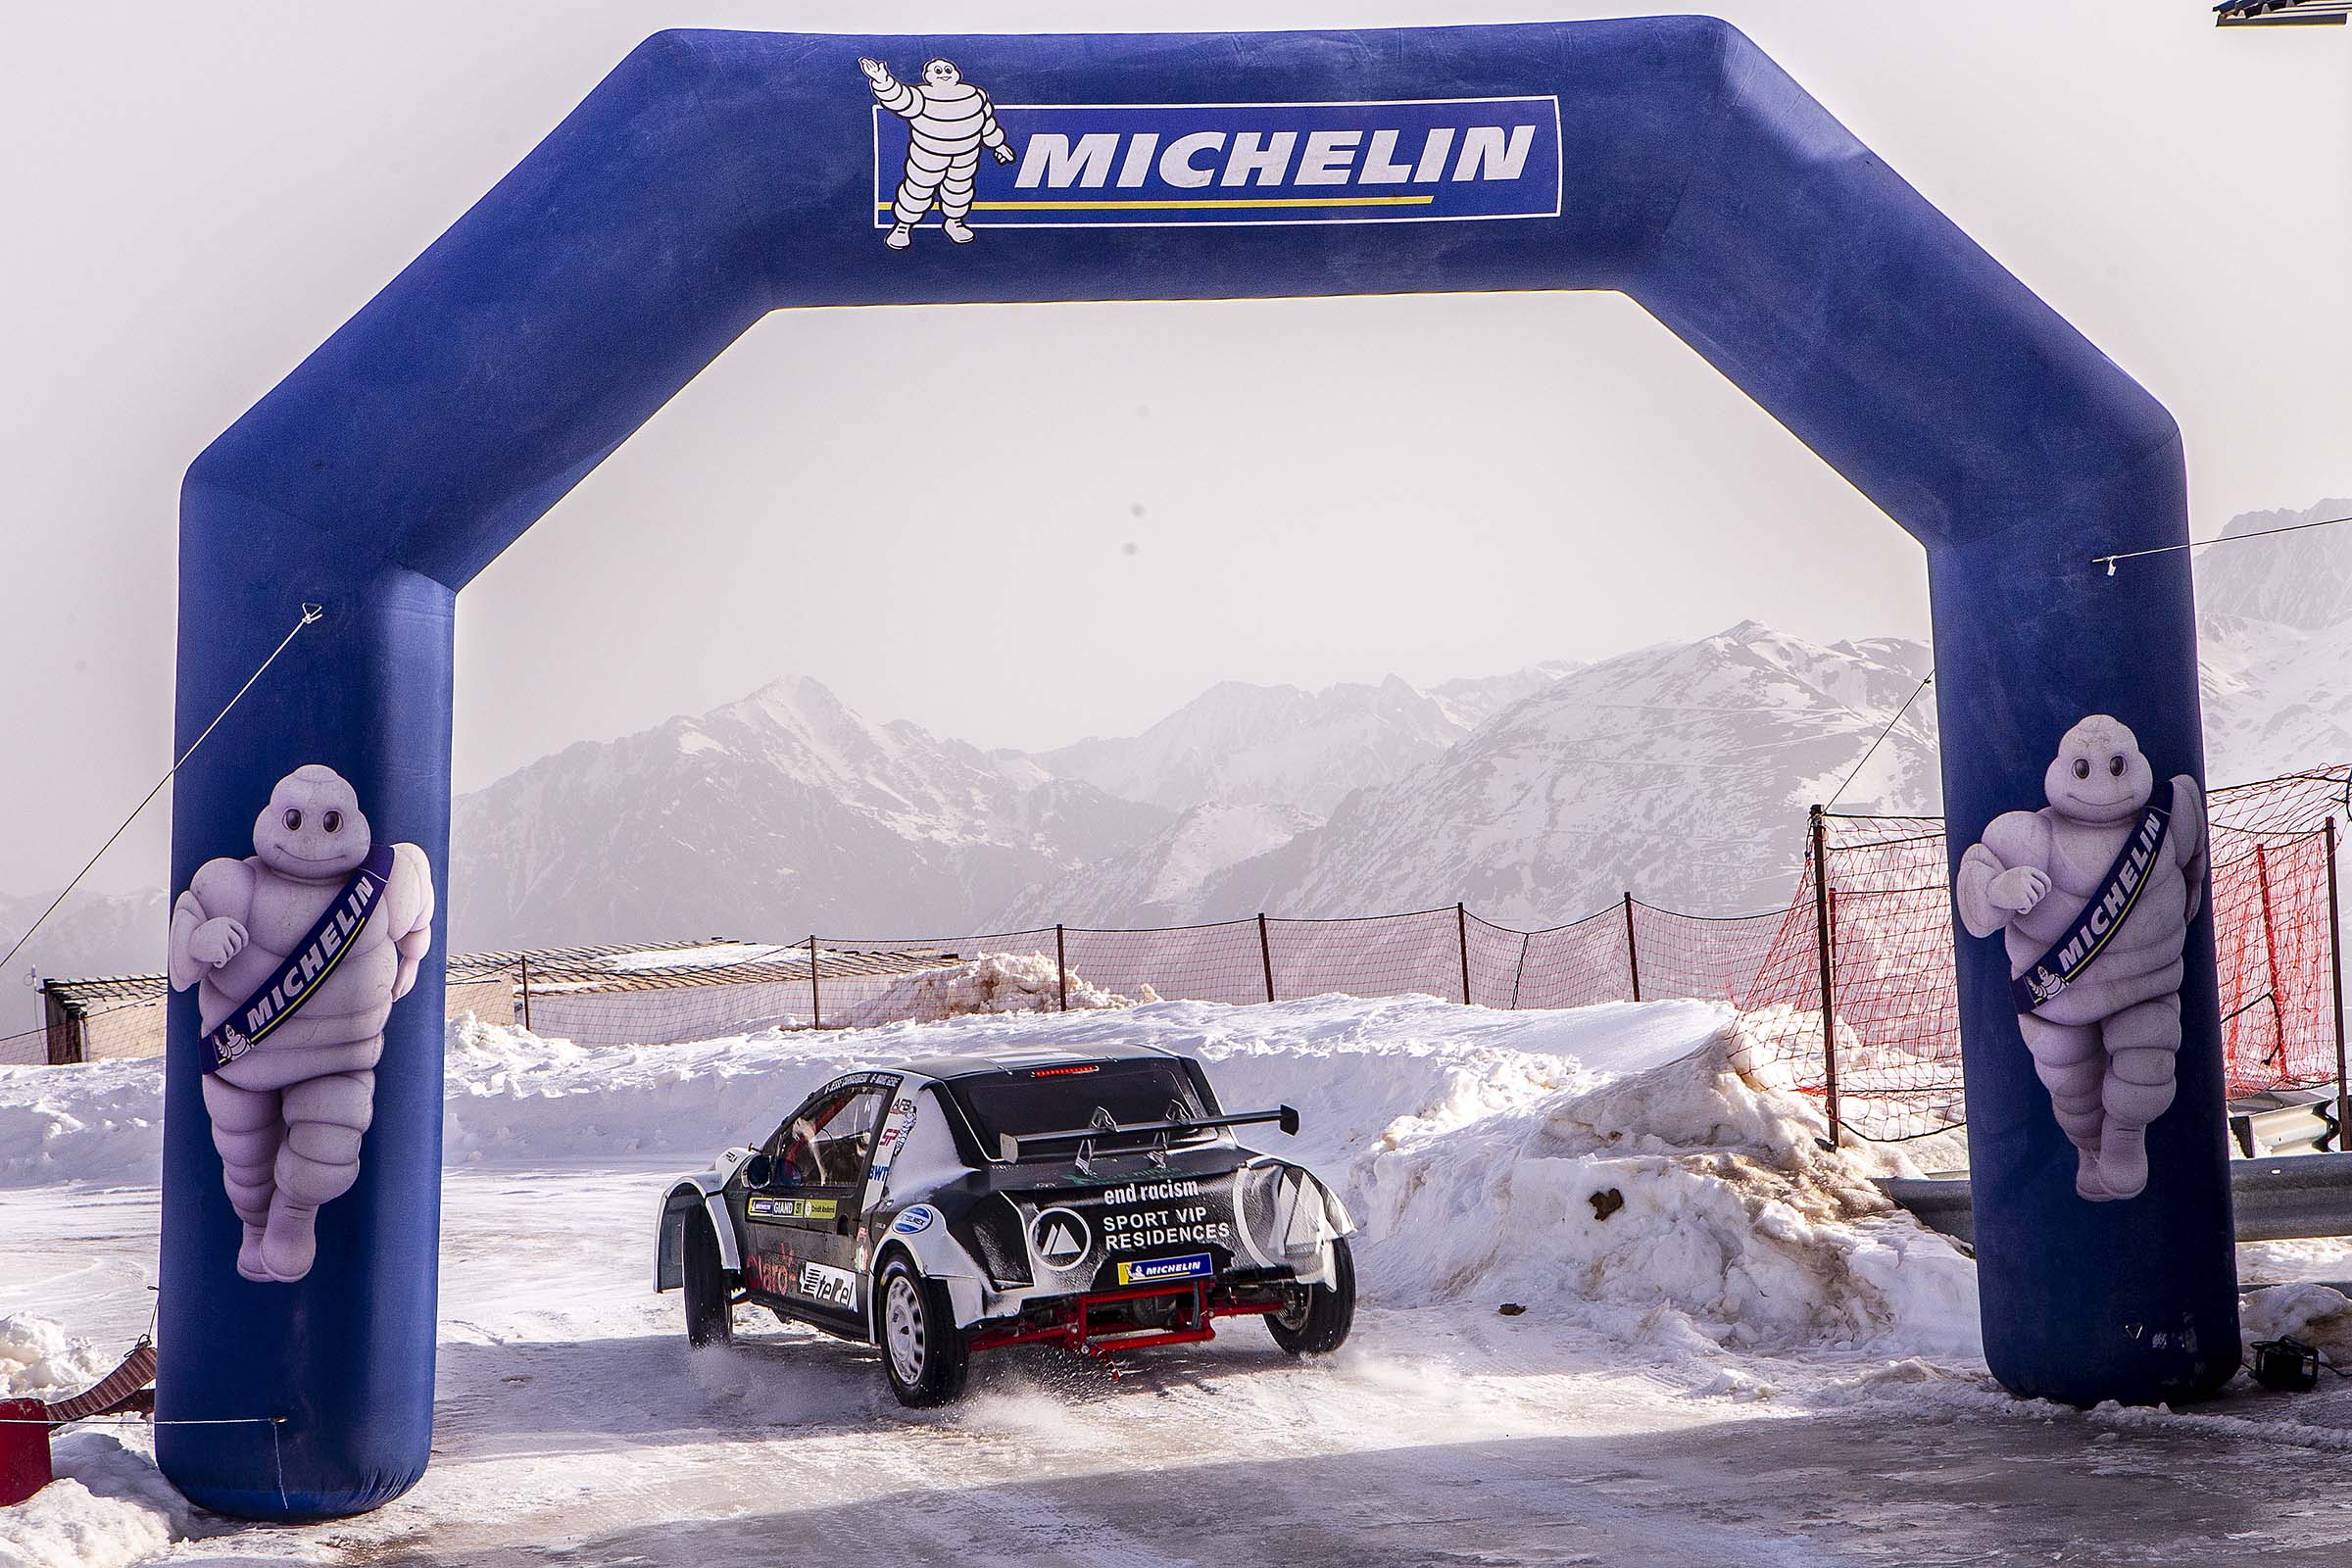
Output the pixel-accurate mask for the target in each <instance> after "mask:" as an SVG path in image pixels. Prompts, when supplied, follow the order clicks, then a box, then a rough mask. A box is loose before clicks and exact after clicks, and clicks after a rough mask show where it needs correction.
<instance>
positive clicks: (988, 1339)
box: [967, 1280, 1282, 1359]
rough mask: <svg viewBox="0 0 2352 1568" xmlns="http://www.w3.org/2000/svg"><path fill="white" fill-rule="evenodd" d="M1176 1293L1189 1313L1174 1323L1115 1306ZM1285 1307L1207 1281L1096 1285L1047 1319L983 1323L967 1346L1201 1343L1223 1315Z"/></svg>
mask: <svg viewBox="0 0 2352 1568" xmlns="http://www.w3.org/2000/svg"><path fill="white" fill-rule="evenodd" d="M1171 1297H1172V1298H1176V1299H1181V1300H1183V1301H1185V1303H1186V1306H1187V1315H1186V1317H1185V1319H1184V1320H1183V1321H1182V1322H1181V1323H1180V1324H1178V1325H1177V1326H1175V1327H1171V1328H1154V1327H1148V1326H1146V1325H1144V1324H1140V1323H1137V1322H1136V1321H1135V1320H1134V1319H1133V1318H1132V1317H1130V1316H1129V1315H1128V1314H1126V1313H1124V1312H1120V1311H1117V1310H1116V1308H1117V1307H1119V1306H1120V1305H1122V1304H1124V1303H1126V1302H1129V1301H1143V1300H1151V1299H1164V1298H1171ZM1281 1310H1282V1307H1281V1305H1280V1303H1278V1302H1274V1301H1237V1300H1235V1299H1233V1298H1232V1296H1231V1295H1230V1294H1226V1293H1223V1292H1220V1293H1217V1294H1216V1295H1211V1294H1210V1292H1209V1288H1208V1285H1207V1282H1205V1281H1202V1280H1195V1281H1194V1282H1193V1283H1192V1284H1191V1285H1189V1286H1182V1287H1178V1288H1174V1289H1171V1288H1169V1287H1167V1286H1164V1285H1161V1286H1152V1285H1147V1286H1141V1287H1138V1288H1136V1289H1134V1290H1127V1291H1093V1292H1089V1293H1088V1294H1086V1295H1084V1296H1074V1297H1071V1298H1070V1299H1068V1300H1066V1301H1057V1302H1055V1303H1054V1316H1053V1317H1052V1318H1051V1319H1050V1320H1048V1321H1046V1322H1043V1323H1024V1324H1010V1325H1007V1326H1005V1327H1004V1328H995V1329H982V1330H980V1331H979V1332H978V1333H976V1334H974V1335H973V1336H972V1337H971V1339H970V1341H969V1342H968V1346H967V1348H970V1349H973V1350H997V1349H1003V1348H1005V1347H1006V1346H1008V1345H1058V1346H1060V1347H1062V1348H1064V1349H1068V1350H1076V1351H1078V1352H1080V1353H1081V1354H1085V1355H1091V1356H1094V1357H1096V1358H1097V1359H1103V1358H1105V1357H1108V1356H1109V1355H1111V1354H1112V1353H1113V1352H1115V1351H1119V1350H1140V1349H1143V1348H1146V1347H1148V1346H1154V1345H1198V1344H1200V1343H1201V1341H1203V1340H1213V1339H1215V1338H1216V1337H1217V1330H1216V1324H1215V1320H1216V1319H1217V1318H1221V1317H1263V1316H1265V1315H1267V1314H1268V1313H1271V1312H1279V1311H1281Z"/></svg>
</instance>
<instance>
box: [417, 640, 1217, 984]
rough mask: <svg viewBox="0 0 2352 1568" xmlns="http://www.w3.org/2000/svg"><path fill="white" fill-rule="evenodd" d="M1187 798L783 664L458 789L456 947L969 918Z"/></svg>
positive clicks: (796, 931)
mask: <svg viewBox="0 0 2352 1568" xmlns="http://www.w3.org/2000/svg"><path fill="white" fill-rule="evenodd" d="M1171 815H1172V813H1170V812H1169V811H1167V810H1165V809H1161V808H1159V807H1156V806H1151V805H1146V804H1143V803H1140V802H1135V801H1123V800H1117V799H1114V798H1112V797H1111V796H1109V795H1107V794H1105V793H1103V791H1102V790H1100V789H1097V788H1096V787H1095V786H1093V785H1091V784H1088V783H1085V782H1083V781H1078V780H1070V779H1057V778H1053V777H1050V776H1048V775H1046V774H1045V773H1043V772H1041V771H1040V770H1039V769H1037V768H1036V767H1034V766H1031V765H1027V764H1025V763H1023V762H1022V761H1020V760H1018V759H1014V758H997V757H991V756H989V755H988V754H987V753H984V752H982V751H980V750H979V749H978V748H976V747H973V746H968V745H966V744H964V743H963V742H961V741H955V740H943V739H939V738H937V737H934V736H932V735H931V734H929V733H928V732H927V731H925V730H923V729H922V728H920V727H919V726H917V725H914V724H911V723H907V722H905V721H900V722H895V723H888V724H878V723H875V722H873V721H872V720H870V719H867V718H865V717H863V716H861V715H860V714H858V713H856V712H854V711H851V710H850V709H849V708H847V707H845V706H843V704H842V703H841V701H840V699H838V698H836V697H835V696H834V695H833V694H832V693H831V692H830V691H827V690H826V689H825V688H824V687H823V686H821V685H819V684H818V683H817V682H815V681H813V680H809V679H806V678H803V679H797V680H779V681H776V682H774V683H773V684H771V685H768V686H765V687H763V688H761V689H760V691H758V692H756V693H754V694H753V695H752V696H750V697H747V698H745V699H743V700H742V701H741V702H738V703H733V704H730V705H729V706H727V707H725V708H721V709H718V710H717V711H713V712H710V713H705V714H703V715H702V716H701V717H699V718H673V719H670V720H669V721H668V722H667V723H664V724H662V725H660V726H658V727H656V728H654V729H650V730H646V731H644V732H642V733H640V734H636V735H631V736H627V737H625V738H623V739H621V740H617V741H613V742H609V743H601V744H600V743H582V744H580V745H577V746H573V747H570V748H567V749H566V750H564V751H563V752H560V753H558V754H557V755H555V756H553V757H548V758H542V759H541V760H538V761H536V762H533V763H532V764H530V765H529V766H528V767H525V768H523V769H521V770H520V771H518V772H515V773H514V774H511V775H509V776H508V777H506V778H504V779H501V780H500V781H499V782H497V783H496V784H493V785H491V786H490V787H489V788H487V789H484V790H481V791H478V792H476V793H474V794H471V795H466V796H463V797H461V798H460V799H459V800H458V801H457V803H456V812H455V819H454V821H453V823H452V828H451V857H452V859H453V861H454V862H455V863H454V868H453V875H452V878H451V881H452V885H453V895H452V897H451V900H450V910H451V921H452V925H453V931H452V935H451V943H452V946H453V947H455V948H457V949H458V950H460V951H464V950H466V949H480V948H506V947H515V946H522V945H536V944H547V943H558V942H573V941H609V940H614V939H616V938H626V937H631V936H649V935H650V936H664V937H681V936H699V935H704V934H710V933H724V934H727V935H731V936H755V937H766V938H774V939H778V940H789V939H791V938H794V937H798V936H800V935H802V934H803V933H805V932H807V931H809V930H810V929H815V930H818V931H821V932H824V933H826V934H828V935H839V936H867V935H884V936H887V935H917V934H922V933H926V932H940V933H954V932H961V931H970V930H975V929H978V928H980V926H981V923H982V922H983V921H984V920H985V919H986V917H987V916H988V915H990V914H992V913H993V912H994V911H995V910H997V909H998V908H999V907H1002V906H1003V905H1005V903H1006V902H1007V901H1008V900H1010V899H1011V898H1013V897H1014V896H1015V895H1017V894H1019V893H1020V892H1021V891H1022V890H1024V889H1026V888H1028V887H1031V886H1033V885H1036V884H1038V883H1041V882H1045V881H1049V880H1053V879H1055V878H1057V877H1058V876H1059V874H1060V873H1062V872H1064V871H1067V870H1069V869H1071V868H1073V867H1075V866H1077V865H1080V864H1083V863H1086V862H1091V861H1097V860H1102V859H1104V858H1109V857H1111V856H1114V855H1116V854H1118V853H1119V852H1120V851H1122V850H1125V849H1128V848H1130V847H1132V846H1133V845H1135V844H1137V843H1140V842H1142V841H1144V840H1146V839H1149V838H1151V837H1152V835H1153V834H1155V833H1157V832H1158V831H1159V830H1160V829H1161V828H1163V827H1165V826H1166V825H1167V823H1168V821H1169V820H1170V817H1171Z"/></svg>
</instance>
